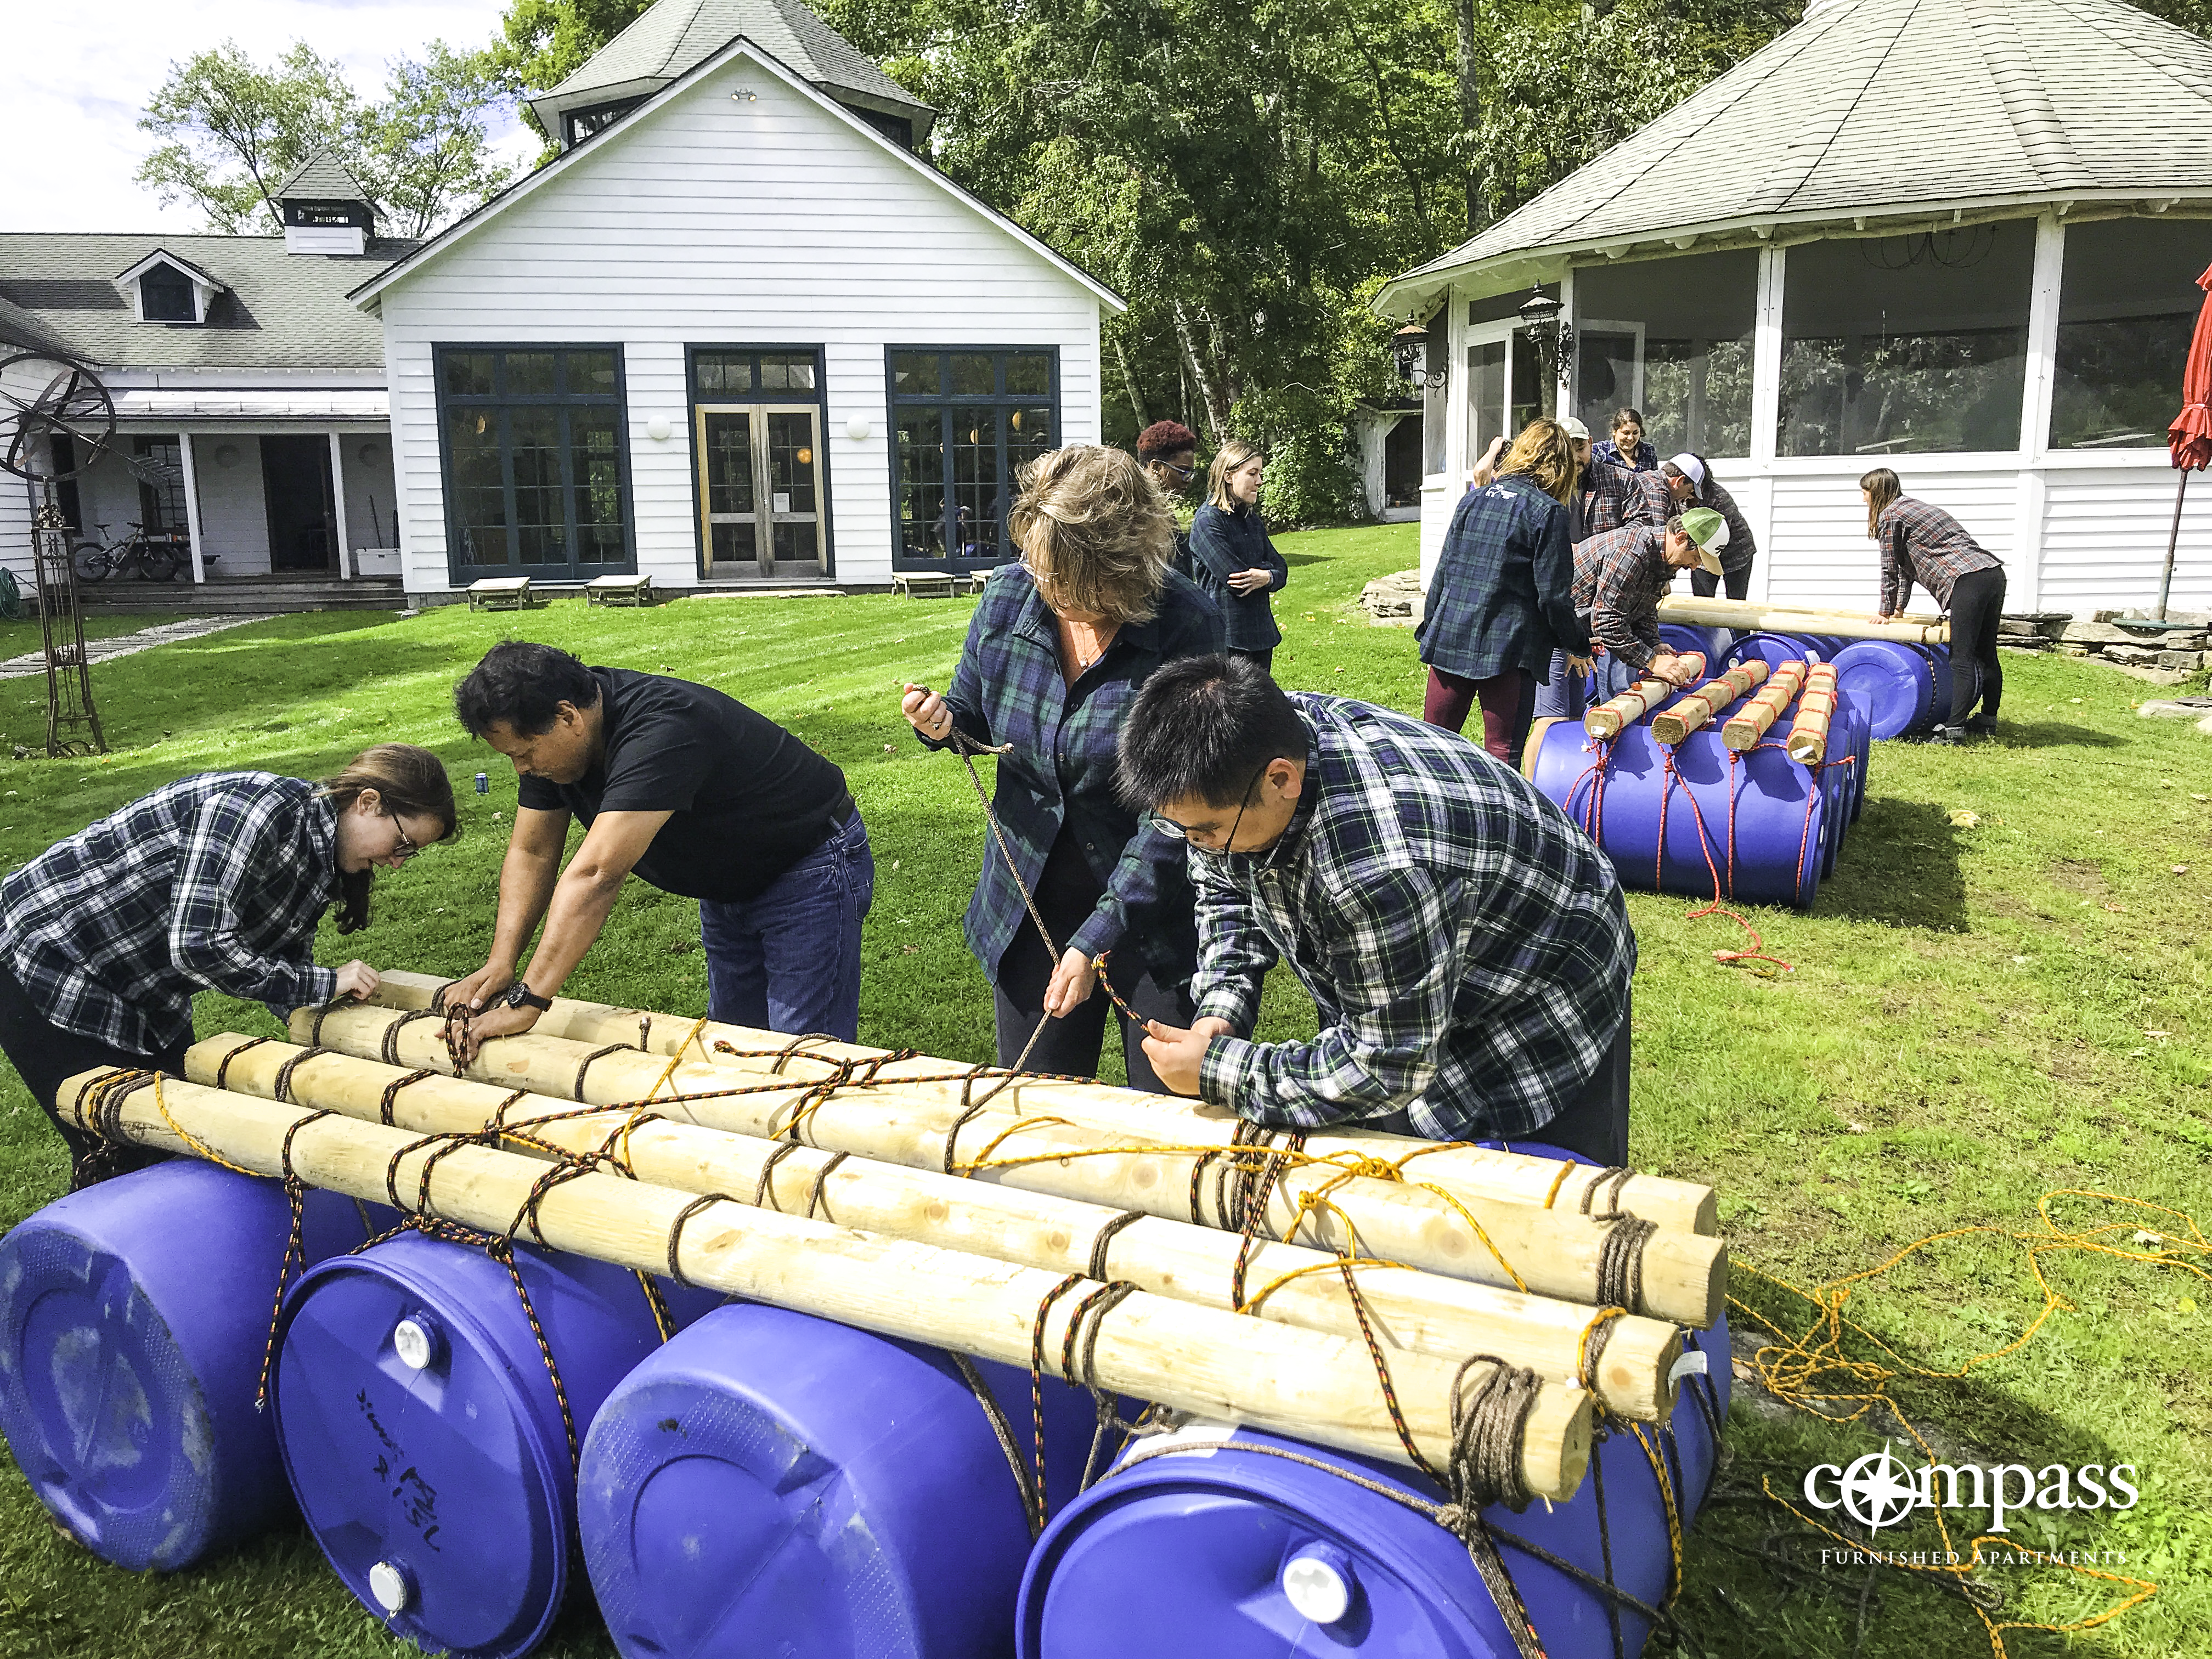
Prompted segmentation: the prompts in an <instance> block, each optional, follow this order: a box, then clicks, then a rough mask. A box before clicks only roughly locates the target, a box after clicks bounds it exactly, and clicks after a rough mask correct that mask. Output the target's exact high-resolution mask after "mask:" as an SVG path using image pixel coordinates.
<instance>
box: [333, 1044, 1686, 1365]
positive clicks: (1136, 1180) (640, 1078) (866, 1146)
mask: <svg viewBox="0 0 2212 1659" xmlns="http://www.w3.org/2000/svg"><path fill="white" fill-rule="evenodd" d="M318 1024H319V1030H320V1038H319V1041H320V1042H321V1043H322V1044H324V1045H326V1046H328V1047H331V1048H336V1049H337V1050H339V1051H340V1052H341V1053H343V1054H355V1055H357V1056H360V1057H361V1058H363V1059H370V1060H377V1059H380V1060H385V1061H386V1062H387V1063H389V1064H397V1065H400V1066H409V1067H428V1068H429V1069H431V1070H436V1071H444V1070H448V1069H450V1061H449V1060H448V1059H447V1054H446V1046H445V1042H444V1037H443V1031H442V1027H441V1025H440V1024H439V1022H437V1021H436V1020H435V1019H429V1020H425V1019H416V1020H412V1021H410V1020H408V1019H407V1018H406V1016H404V1015H402V1014H397V1013H394V1012H391V1011H390V1010H388V1009H382V1008H374V1007H355V1008H337V1009H334V1010H331V1011H330V1012H327V1014H325V1015H321V1016H318V1015H317V1014H316V1013H315V1012H313V1011H312V1010H301V1011H299V1012H297V1013H295V1015H294V1026H295V1030H294V1036H295V1039H300V1040H306V1039H307V1038H308V1037H309V1036H310V1035H311V1031H312V1029H313V1028H314V1027H316V1026H317V1025H318ZM468 1075H470V1076H471V1077H473V1078H476V1079H478V1080H479V1081H482V1082H486V1083H498V1084H502V1085H505V1086H506V1087H507V1088H509V1089H521V1090H525V1091H528V1092H530V1093H532V1094H543V1095H553V1096H556V1097H560V1098H562V1099H569V1100H580V1101H583V1102H586V1103H589V1104H592V1105H601V1106H605V1105H616V1104H633V1103H637V1102H640V1101H642V1100H644V1099H646V1098H647V1097H649V1096H654V1095H656V1094H657V1095H659V1099H658V1100H657V1101H656V1103H655V1109H656V1110H659V1111H660V1112H661V1113H663V1115H666V1116H668V1117H671V1118H678V1119H681V1120H683V1121H689V1122H692V1123H696V1124H700V1125H702V1126H703V1127H708V1128H717V1129H730V1130H734V1131H736V1132H737V1133H740V1134H750V1135H759V1136H762V1137H763V1138H769V1139H772V1138H775V1137H776V1136H779V1135H784V1136H787V1137H788V1138H790V1139H800V1140H804V1141H805V1142H806V1143H807V1144H809V1145H811V1146H819V1147H822V1148H823V1149H824V1150H827V1151H831V1152H853V1153H857V1154H859V1155H860V1156H861V1157H864V1158H879V1159H881V1160H882V1161H884V1163H887V1164H904V1165H905V1166H906V1167H908V1169H918V1170H951V1171H952V1172H955V1173H972V1174H974V1175H975V1176H977V1177H978V1178H980V1179H983V1180H987V1181H997V1182H1004V1183H1005V1184H1006V1185H1007V1186H1010V1187H1015V1188H1020V1189H1022V1190H1024V1191H1025V1192H1038V1193H1047V1194H1052V1195H1054V1196H1055V1197H1060V1198H1073V1199H1079V1200H1084V1201H1085V1202H1086V1203H1092V1204H1105V1205H1110V1206H1113V1207H1115V1208H1116V1209H1121V1210H1141V1211H1143V1212H1145V1213H1146V1214H1147V1215H1158V1216H1165V1217H1168V1218H1170V1219H1188V1220H1190V1221H1193V1222H1195V1223H1198V1224H1200V1225H1212V1226H1225V1227H1228V1228H1230V1229H1231V1231H1234V1230H1236V1229H1237V1227H1238V1226H1240V1225H1242V1222H1241V1220H1240V1218H1239V1216H1238V1214H1237V1210H1236V1207H1235V1206H1236V1202H1237V1188H1238V1183H1237V1180H1236V1172H1235V1170H1234V1168H1233V1167H1232V1165H1231V1163H1230V1161H1229V1160H1227V1159H1225V1158H1221V1157H1220V1155H1219V1150H1218V1147H1216V1146H1206V1147H1199V1146H1194V1145H1192V1144H1191V1143H1188V1142H1178V1141H1176V1140H1175V1139H1173V1138H1172V1136H1171V1135H1163V1136H1161V1137H1158V1138H1157V1139H1151V1140H1147V1139H1140V1138H1138V1137H1135V1136H1132V1135H1127V1134H1123V1133H1121V1132H1119V1131H1114V1130H1101V1129H1098V1128H1096V1127H1091V1126H1088V1125H1083V1124H1077V1123H1073V1122H1070V1121H1068V1120H1067V1119H1066V1118H1065V1117H1063V1116H1061V1115H1058V1114H1055V1113H1052V1112H1051V1111H1049V1110H1048V1109H1046V1108H1044V1107H1043V1106H1042V1105H1041V1104H1039V1103H1036V1102H1035V1101H1032V1102H1030V1103H1029V1104H1028V1106H1027V1107H1026V1109H1024V1108H1023V1107H1022V1106H1021V1105H1020V1104H1019V1103H1017V1104H1016V1105H1014V1106H1012V1107H1009V1108H1006V1109H1001V1106H1000V1101H1001V1100H1004V1099H1005V1097H1006V1095H1011V1094H1013V1093H1015V1091H1017V1090H1018V1089H1020V1088H1022V1087H1024V1086H1025V1085H1023V1084H1020V1083H1017V1084H1015V1085H1012V1086H1010V1087H1009V1088H1008V1089H1007V1090H1006V1091H1005V1094H1002V1095H1000V1097H995V1098H994V1099H993V1100H992V1101H991V1102H990V1103H989V1104H988V1105H987V1107H986V1108H985V1109H982V1110H981V1111H980V1112H972V1113H971V1112H970V1110H969V1108H968V1107H967V1106H965V1105H964V1104H963V1101H962V1099H961V1087H962V1085H961V1084H960V1083H958V1082H956V1081H945V1082H939V1083H937V1084H933V1085H932V1084H926V1083H918V1082H901V1081H898V1080H896V1079H893V1078H892V1077H891V1068H890V1067H888V1066H886V1067H884V1069H883V1073H882V1074H880V1075H879V1077H878V1079H877V1080H876V1081H873V1082H869V1083H859V1082H855V1083H852V1084H849V1085H845V1086H842V1087H832V1086H830V1085H827V1084H822V1085H805V1084H787V1083H785V1082H784V1081H782V1080H781V1079H769V1080H766V1081H763V1079H760V1078H758V1077H757V1076H754V1075H751V1074H748V1073H733V1072H729V1071H726V1070H723V1069H722V1068H720V1067H719V1066H707V1065H702V1064H700V1063H698V1062H696V1061H688V1062H687V1061H683V1060H678V1059H675V1058H671V1059H669V1060H662V1059H661V1058H660V1057H659V1055H653V1054H640V1053H639V1052H637V1050H635V1048H614V1047H610V1048H599V1049H594V1048H592V1047H590V1046H589V1045H587V1044H585V1043H580V1042H566V1041H564V1040H562V1039H561V1038H558V1037H541V1036H538V1035H537V1034H536V1033H535V1032H532V1034H530V1035H529V1036H512V1037H500V1038H495V1039H494V1040H493V1041H492V1042H489V1043H487V1044H486V1045H485V1047H484V1048H483V1052H482V1053H481V1054H478V1055H477V1059H476V1060H475V1061H474V1063H473V1064H471V1066H470V1067H469V1070H468ZM939 1075H940V1076H942V1074H941V1073H940V1074H939ZM1057 1086H1058V1088H1059V1090H1060V1091H1061V1092H1063V1093H1065V1092H1066V1091H1070V1090H1074V1089H1080V1088H1082V1087H1083V1086H1085V1085H1069V1084H1061V1085H1057ZM963 1120H964V1121H963ZM794 1127H795V1129H796V1132H795V1133H794ZM956 1127H957V1133H956ZM1266 1192H1267V1207H1266V1209H1265V1211H1264V1212H1262V1214H1261V1218H1260V1225H1261V1228H1262V1230H1263V1231H1264V1232H1265V1234H1266V1235H1267V1237H1275V1238H1292V1237H1296V1238H1301V1239H1304V1241H1306V1242H1308V1243H1312V1244H1314V1245H1316V1247H1318V1248H1319V1249H1325V1250H1328V1251H1330V1252H1332V1253H1337V1252H1342V1251H1346V1250H1349V1251H1351V1252H1352V1253H1353V1254H1357V1255H1378V1256H1382V1257H1384V1258H1386V1259H1388V1260H1389V1261H1401V1262H1404V1263H1405V1264H1407V1266H1409V1267H1419V1268H1422V1269H1424V1270H1425V1271H1427V1272H1430V1273H1444V1274H1447V1275H1449V1276H1450V1277H1453V1278H1455V1279H1474V1280H1475V1281H1476V1282H1477V1283H1480V1284H1485V1285H1498V1286H1499V1287H1501V1288H1510V1289H1514V1290H1525V1291H1533V1292H1534V1293H1535V1294H1536V1295H1539V1296H1548V1297H1557V1298H1559V1299H1560V1300H1562V1301H1567V1302H1583V1303H1589V1304H1592V1305H1593V1306H1595V1305H1600V1304H1605V1303H1610V1302H1613V1301H1616V1300H1618V1299H1619V1298H1620V1297H1621V1296H1625V1295H1626V1294H1627V1291H1626V1289H1625V1288H1623V1287H1620V1286H1616V1287H1613V1288H1614V1289H1615V1291H1616V1294H1615V1295H1614V1296H1605V1295H1602V1294H1601V1273H1600V1262H1601V1257H1602V1255H1603V1254H1604V1249H1605V1237H1606V1234H1607V1231H1608V1230H1609V1229H1608V1226H1607V1225H1594V1224H1593V1223H1592V1222H1591V1220H1590V1219H1589V1218H1587V1217H1585V1216H1582V1215H1579V1214H1565V1213H1561V1212H1559V1211H1556V1210H1544V1209H1540V1208H1537V1207H1536V1206H1533V1205H1527V1204H1515V1203H1504V1202H1499V1201H1497V1200H1488V1199H1455V1198H1451V1197H1448V1196H1446V1195H1444V1194H1440V1193H1437V1192H1434V1191H1431V1190H1430V1189H1429V1188H1426V1187H1425V1186H1422V1185H1420V1184H1418V1183H1414V1182H1399V1181H1384V1180H1379V1179H1376V1178H1374V1177H1372V1176H1367V1175H1364V1174H1359V1173H1355V1172H1353V1171H1352V1170H1347V1169H1346V1168H1344V1167H1341V1166H1339V1165H1335V1164H1313V1163H1307V1164H1297V1163H1295V1162H1292V1163H1291V1164H1290V1165H1289V1167H1287V1168H1285V1170H1283V1172H1282V1174H1281V1176H1279V1178H1278V1179H1277V1180H1275V1181H1274V1182H1273V1183H1272V1184H1267V1186H1266ZM1194 1200H1195V1201H1194ZM1322 1200H1326V1201H1325V1202H1324V1201H1322ZM1486 1241H1487V1242H1486ZM1640 1254H1641V1262H1642V1268H1641V1277H1640V1280H1639V1286H1640V1288H1639V1291H1638V1299H1637V1300H1635V1301H1634V1302H1633V1303H1632V1304H1631V1303H1626V1302H1624V1303H1622V1304H1621V1305H1623V1306H1626V1307H1627V1309H1628V1311H1629V1312H1631V1313H1637V1314H1645V1315H1649V1316H1651V1317H1653V1318H1656V1319H1666V1320H1671V1321H1673V1322H1675V1323H1676V1324H1682V1325H1694V1326H1696V1327H1698V1328H1700V1329H1704V1328H1707V1327H1709V1326H1710V1325H1711V1323H1712V1322H1713V1321H1714V1319H1715V1318H1717V1316H1718V1315H1719V1312H1720V1308H1721V1298H1722V1296H1723V1291H1724V1286H1725V1282H1726V1279H1727V1249H1726V1247H1725V1246H1724V1245H1723V1244H1722V1243H1721V1242H1720V1241H1719V1240H1718V1239H1716V1238H1709V1237H1705V1236H1704V1235H1702V1234H1698V1233H1687V1232H1680V1231H1671V1230H1667V1229H1659V1230H1656V1231H1653V1232H1652V1233H1651V1234H1650V1238H1649V1239H1648V1240H1647V1241H1646V1243H1644V1246H1643V1249H1642V1251H1641V1253H1640ZM1516 1280H1517V1282H1516Z"/></svg>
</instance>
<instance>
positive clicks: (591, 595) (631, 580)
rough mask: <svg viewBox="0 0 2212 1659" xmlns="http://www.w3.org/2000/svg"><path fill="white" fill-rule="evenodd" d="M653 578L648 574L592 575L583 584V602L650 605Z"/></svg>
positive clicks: (587, 604) (590, 603) (592, 603)
mask: <svg viewBox="0 0 2212 1659" xmlns="http://www.w3.org/2000/svg"><path fill="white" fill-rule="evenodd" d="M652 603H653V578H652V577H650V576H594V577H592V580H589V581H587V582H586V583H585V584H584V604H585V605H586V606H590V605H651V604H652Z"/></svg>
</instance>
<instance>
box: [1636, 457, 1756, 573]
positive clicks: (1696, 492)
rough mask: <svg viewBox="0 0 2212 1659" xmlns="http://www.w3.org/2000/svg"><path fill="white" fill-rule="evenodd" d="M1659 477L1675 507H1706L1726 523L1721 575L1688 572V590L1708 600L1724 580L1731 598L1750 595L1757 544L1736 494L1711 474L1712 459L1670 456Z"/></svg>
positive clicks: (1696, 571) (1661, 465)
mask: <svg viewBox="0 0 2212 1659" xmlns="http://www.w3.org/2000/svg"><path fill="white" fill-rule="evenodd" d="M1659 476H1660V477H1662V478H1664V479H1666V481H1667V489H1668V492H1669V493H1670V494H1671V495H1673V496H1674V506H1675V507H1676V509H1677V510H1680V509H1681V508H1684V507H1711V508H1712V510H1713V511H1714V512H1716V513H1719V514H1720V515H1721V517H1722V518H1723V520H1727V523H1728V532H1729V535H1728V551H1727V552H1726V553H1725V554H1724V555H1723V556H1722V558H1721V574H1720V575H1719V576H1717V577H1716V576H1713V575H1711V574H1709V573H1708V572H1706V571H1704V570H1692V572H1691V573H1690V591H1691V592H1692V593H1695V594H1696V595H1697V596H1698V597H1699V599H1711V598H1712V596H1713V595H1714V594H1715V593H1716V592H1718V591H1719V589H1720V586H1721V584H1722V583H1723V582H1726V583H1727V584H1728V596H1729V598H1730V599H1749V598H1750V597H1751V566H1752V562H1753V560H1754V559H1756V558H1758V556H1759V543H1758V542H1757V541H1756V540H1754V539H1753V536H1752V533H1751V526H1750V524H1749V523H1748V522H1747V520H1745V518H1744V516H1743V514H1742V513H1741V512H1739V511H1737V509H1736V504H1735V496H1733V495H1729V492H1728V486H1727V485H1726V484H1724V483H1722V482H1721V481H1720V480H1719V479H1718V478H1717V477H1714V476H1713V469H1712V465H1711V462H1709V461H1707V460H1706V459H1705V457H1704V456H1702V455H1698V454H1692V453H1690V452H1688V451H1684V452H1683V453H1681V454H1680V455H1677V456H1675V457H1674V459H1671V460H1668V461H1664V462H1662V463H1661V464H1660V467H1659Z"/></svg>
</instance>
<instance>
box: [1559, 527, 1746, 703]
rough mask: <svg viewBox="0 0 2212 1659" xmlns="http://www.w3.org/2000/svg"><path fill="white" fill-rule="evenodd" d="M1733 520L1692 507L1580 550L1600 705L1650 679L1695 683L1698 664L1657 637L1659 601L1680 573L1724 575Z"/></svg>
mask: <svg viewBox="0 0 2212 1659" xmlns="http://www.w3.org/2000/svg"><path fill="white" fill-rule="evenodd" d="M1728 539H1729V529H1728V521H1727V520H1724V519H1723V518H1722V517H1721V515H1720V514H1719V513H1716V512H1714V511H1713V510H1712V509H1711V507H1692V508H1691V509H1690V510H1689V511H1688V512H1686V513H1681V514H1680V515H1679V516H1678V517H1676V518H1674V519H1670V520H1668V523H1667V526H1666V527H1665V528H1664V529H1661V528H1660V527H1659V526H1656V525H1648V524H1632V525H1623V526H1621V527H1620V529H1618V530H1609V531H1607V532H1605V533H1604V534H1603V535H1601V536H1593V537H1591V538H1589V540H1588V541H1585V542H1581V543H1578V544H1577V545H1576V548H1575V610H1576V611H1577V613H1578V614H1580V615H1582V616H1584V617H1587V618H1588V620H1589V638H1590V641H1591V643H1592V644H1594V645H1595V646H1596V647H1598V648H1599V649H1600V651H1601V652H1602V653H1603V654H1602V655H1601V656H1600V657H1599V658H1598V663H1597V685H1596V689H1595V693H1594V695H1595V696H1597V697H1598V698H1599V699H1600V700H1602V699H1604V698H1607V697H1610V696H1615V695H1617V694H1618V693H1620V692H1622V691H1626V690H1627V689H1628V688H1629V687H1630V686H1632V685H1633V684H1635V683H1636V682H1637V681H1638V680H1639V679H1642V678H1645V677H1647V676H1649V677H1650V678H1654V679H1662V680H1665V681H1667V682H1668V684H1671V685H1680V686H1687V685H1689V684H1692V683H1693V682H1694V681H1695V679H1696V678H1697V677H1696V675H1695V673H1694V672H1692V665H1690V664H1689V663H1688V662H1686V660H1684V659H1682V658H1680V657H1678V656H1676V655H1675V654H1674V653H1673V652H1671V651H1669V650H1668V648H1667V647H1666V645H1665V644H1664V643H1663V642H1662V641H1661V639H1660V637H1659V601H1660V600H1661V599H1664V598H1666V596H1667V590H1668V588H1669V587H1671V586H1674V573H1675V572H1676V571H1677V570H1705V571H1706V572H1709V573H1710V574H1713V575H1716V576H1717V575H1719V574H1721V568H1722V566H1721V550H1722V549H1723V548H1724V547H1726V546H1727V545H1728Z"/></svg>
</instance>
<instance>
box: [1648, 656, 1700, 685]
mask: <svg viewBox="0 0 2212 1659" xmlns="http://www.w3.org/2000/svg"><path fill="white" fill-rule="evenodd" d="M1644 672H1646V673H1647V674H1649V675H1650V676H1651V678H1654V679H1656V680H1664V681H1666V682H1667V684H1669V685H1672V686H1674V687H1677V688H1679V689H1684V690H1686V689H1687V688H1688V687H1689V685H1690V684H1692V682H1693V681H1695V680H1696V678H1698V677H1697V674H1696V672H1695V671H1693V670H1692V668H1691V666H1690V665H1689V664H1688V663H1686V662H1684V661H1683V660H1682V659H1681V658H1680V657H1678V656H1676V655H1675V654H1674V653H1673V652H1671V651H1663V652H1662V653H1660V654H1659V655H1657V656H1656V657H1654V658H1652V659H1651V665H1650V667H1649V668H1647V669H1645V670H1644Z"/></svg>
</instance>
